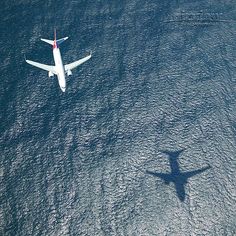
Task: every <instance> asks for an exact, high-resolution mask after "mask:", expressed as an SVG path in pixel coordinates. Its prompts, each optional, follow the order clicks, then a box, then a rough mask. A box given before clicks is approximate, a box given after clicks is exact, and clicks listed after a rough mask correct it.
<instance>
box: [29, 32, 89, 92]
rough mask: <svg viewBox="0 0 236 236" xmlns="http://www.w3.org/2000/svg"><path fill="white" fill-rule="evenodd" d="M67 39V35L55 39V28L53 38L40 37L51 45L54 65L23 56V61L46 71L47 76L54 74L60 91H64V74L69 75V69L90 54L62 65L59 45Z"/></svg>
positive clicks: (76, 65) (84, 60)
mask: <svg viewBox="0 0 236 236" xmlns="http://www.w3.org/2000/svg"><path fill="white" fill-rule="evenodd" d="M67 39H68V37H64V38H61V39H56V30H55V32H54V40H49V39H43V38H41V40H42V41H44V42H45V43H48V44H50V45H52V46H53V58H54V63H55V65H46V64H42V63H39V62H36V61H31V60H27V59H26V58H25V61H26V62H27V63H28V64H30V65H32V66H35V67H38V68H40V69H42V70H46V71H48V76H49V77H52V76H53V75H56V76H57V78H58V83H59V86H60V88H61V90H62V92H65V91H66V75H68V76H71V75H72V72H71V70H73V69H74V68H76V67H78V66H79V65H81V64H83V63H84V62H86V61H87V60H89V59H90V58H91V56H92V55H91V53H90V54H89V55H88V56H86V57H84V58H81V59H79V60H77V61H74V62H72V63H69V64H66V65H64V64H63V62H62V58H61V52H60V49H59V45H60V44H61V43H63V42H64V41H65V40H67Z"/></svg>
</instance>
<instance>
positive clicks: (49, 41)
mask: <svg viewBox="0 0 236 236" xmlns="http://www.w3.org/2000/svg"><path fill="white" fill-rule="evenodd" d="M41 40H42V41H44V42H45V43H49V44H51V45H53V42H54V41H53V40H49V39H41Z"/></svg>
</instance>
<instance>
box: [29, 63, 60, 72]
mask: <svg viewBox="0 0 236 236" xmlns="http://www.w3.org/2000/svg"><path fill="white" fill-rule="evenodd" d="M25 61H26V62H27V63H28V64H30V65H32V66H35V67H38V68H40V69H42V70H46V71H50V72H52V73H53V74H56V70H55V66H49V65H45V64H41V63H38V62H35V61H30V60H25Z"/></svg>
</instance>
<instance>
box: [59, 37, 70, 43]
mask: <svg viewBox="0 0 236 236" xmlns="http://www.w3.org/2000/svg"><path fill="white" fill-rule="evenodd" d="M67 39H68V37H65V38H62V39H57V43H58V44H61V43H63V42H64V41H66V40H67Z"/></svg>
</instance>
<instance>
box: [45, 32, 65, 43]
mask: <svg viewBox="0 0 236 236" xmlns="http://www.w3.org/2000/svg"><path fill="white" fill-rule="evenodd" d="M67 39H68V37H64V38H61V39H57V33H56V29H54V40H49V39H41V40H42V41H44V42H45V43H48V44H51V45H54V42H56V44H57V45H59V44H61V43H63V42H64V41H66V40H67Z"/></svg>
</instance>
